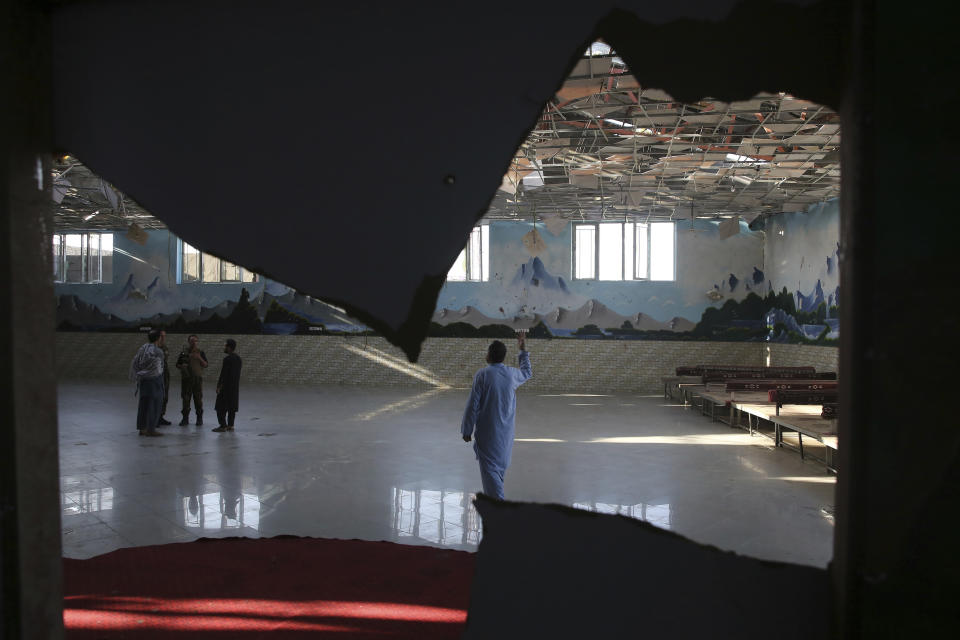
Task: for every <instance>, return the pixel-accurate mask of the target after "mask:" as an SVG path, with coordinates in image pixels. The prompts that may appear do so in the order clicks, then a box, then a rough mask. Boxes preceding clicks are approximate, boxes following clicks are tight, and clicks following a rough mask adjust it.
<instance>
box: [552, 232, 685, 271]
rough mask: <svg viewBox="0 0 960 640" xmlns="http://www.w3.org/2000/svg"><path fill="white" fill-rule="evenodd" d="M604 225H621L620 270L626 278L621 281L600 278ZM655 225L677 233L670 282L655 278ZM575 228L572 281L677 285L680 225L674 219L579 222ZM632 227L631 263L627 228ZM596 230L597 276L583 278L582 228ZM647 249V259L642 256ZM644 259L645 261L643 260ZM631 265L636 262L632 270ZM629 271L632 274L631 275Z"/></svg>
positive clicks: (594, 263) (594, 247) (572, 246)
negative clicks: (581, 266) (581, 272)
mask: <svg viewBox="0 0 960 640" xmlns="http://www.w3.org/2000/svg"><path fill="white" fill-rule="evenodd" d="M600 225H620V251H621V255H620V271H621V274H622V276H623V277H621V278H619V279H612V280H611V279H609V278H601V277H600V236H601V231H600ZM653 225H670V227H671V229H672V234H673V246H672V250H673V256H672V263H671V267H672V271H671V277H670V278H669V279H664V278H653V277H652V273H653V269H652V267H653V264H652V259H653V254H654V252H653V244H652V242H653ZM572 226H573V232H572V238H571V256H570V271H571V274H570V275H571V279H572V280H575V281H584V282H676V281H677V235H676V234H677V225H676V222H674V221H672V220H663V221H647V222H637V221H633V222H602V221H597V222H593V221H590V222H587V221H584V222H577V223H575V224H574V225H572ZM628 226H629V227H630V229H631V234H632V242H630V243H629V244H630V245H631V247H632V253H633V256H632V259H631V260H629V261H628V258H627V254H626V251H627V244H628V242H627V234H626V229H627V227H628ZM586 227H592V228H593V274H592V275H591V276H581V275H579V273H578V269H577V267H578V263H577V258H578V255H579V253H580V249H579V239H578V238H579V234H578V230H579V229H580V228H586ZM641 230H642V231H643V235H644V242H643V243H641V242H640V237H639V235H640V233H641ZM641 246H643V248H644V250H645V251H644V253H645V255H644V256H641V255H640V247H641ZM641 257H643V258H645V259H644V260H641ZM630 262H632V269H631V268H630V266H631V265H630ZM641 266H642V267H644V269H643V272H644V275H641ZM628 272H629V273H628Z"/></svg>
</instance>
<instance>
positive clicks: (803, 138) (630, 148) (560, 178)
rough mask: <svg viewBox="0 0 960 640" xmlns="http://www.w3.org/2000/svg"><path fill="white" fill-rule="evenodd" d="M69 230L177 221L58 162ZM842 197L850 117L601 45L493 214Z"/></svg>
mask: <svg viewBox="0 0 960 640" xmlns="http://www.w3.org/2000/svg"><path fill="white" fill-rule="evenodd" d="M53 180H54V182H53V198H54V201H55V202H56V203H57V207H56V209H55V214H56V226H57V228H59V229H71V228H72V229H97V228H113V229H117V228H127V227H129V226H130V225H131V224H133V223H136V224H138V225H139V226H140V227H143V228H145V229H160V228H164V227H165V225H164V224H163V222H162V221H160V220H158V219H156V218H154V217H153V216H151V215H150V213H149V212H147V211H146V210H144V209H143V208H142V207H140V206H139V205H138V204H137V203H136V202H135V201H133V200H132V199H131V198H129V197H128V196H126V195H124V194H123V193H121V192H119V191H118V190H116V189H114V188H113V187H112V186H111V185H110V184H108V183H107V182H105V181H104V180H103V179H101V178H99V177H98V176H96V175H95V174H93V173H92V172H91V171H90V170H89V169H87V168H86V167H85V166H84V165H83V164H81V163H80V162H79V161H78V160H77V159H76V158H72V157H70V156H61V157H58V158H56V159H55V160H54V165H53ZM839 195H840V116H839V114H837V113H836V112H835V111H833V110H831V109H829V108H827V107H824V106H821V105H817V104H814V103H812V102H809V101H806V100H803V99H800V98H798V97H795V96H793V95H791V94H789V93H787V92H780V93H762V94H758V95H756V96H754V97H753V98H751V99H749V100H743V101H738V102H732V103H724V102H721V101H718V100H713V99H710V98H703V99H702V100H700V101H699V102H696V103H693V104H685V103H679V102H676V101H675V100H673V99H672V98H671V97H670V96H669V95H667V94H666V93H664V92H663V91H661V90H659V89H656V88H652V87H644V86H643V85H641V84H640V82H639V80H638V79H637V77H636V76H635V75H634V74H633V73H632V72H631V71H630V70H629V69H628V68H627V66H626V64H625V63H624V61H623V60H622V59H620V58H619V57H618V56H617V55H616V53H615V52H614V51H612V50H611V49H610V47H609V46H608V45H606V44H604V43H602V42H596V43H594V44H593V45H591V47H590V48H589V49H588V50H587V52H586V54H585V55H584V57H583V58H581V59H580V61H579V62H578V63H577V64H576V65H575V66H574V68H573V71H572V72H571V74H570V75H569V76H568V77H567V79H566V81H565V82H564V83H563V85H562V86H561V87H560V88H559V89H558V90H557V92H556V94H555V96H554V98H553V99H552V100H550V101H549V102H548V104H547V105H546V107H545V108H544V110H543V112H542V113H541V115H540V118H539V119H538V121H537V123H536V125H535V126H534V128H533V130H532V131H530V134H529V135H528V136H527V139H526V140H525V141H524V142H523V143H522V144H521V145H520V148H519V149H518V150H517V153H516V155H515V156H514V158H513V159H512V161H511V163H510V166H509V169H508V171H507V173H506V174H505V175H504V177H503V181H502V183H501V185H500V188H499V189H498V190H497V193H496V195H495V196H494V197H493V199H492V201H491V203H490V206H489V209H488V211H487V212H486V214H485V216H484V217H485V218H487V219H513V220H516V219H531V218H541V219H546V220H549V219H551V218H553V219H557V220H555V222H554V223H553V224H554V225H555V226H556V225H558V224H559V225H561V226H560V227H558V228H562V222H561V220H569V219H577V220H603V219H611V220H626V219H639V218H642V219H647V218H666V219H673V220H677V219H684V220H685V219H693V218H711V219H716V218H717V217H718V216H719V217H721V218H732V217H735V216H739V217H741V218H743V219H744V220H746V221H747V222H751V221H753V220H754V219H755V218H756V217H757V216H760V215H767V216H768V215H774V214H777V213H781V212H789V211H802V210H804V209H806V208H807V207H808V206H810V205H811V204H813V203H816V202H822V201H824V200H828V199H830V198H835V197H837V196H839Z"/></svg>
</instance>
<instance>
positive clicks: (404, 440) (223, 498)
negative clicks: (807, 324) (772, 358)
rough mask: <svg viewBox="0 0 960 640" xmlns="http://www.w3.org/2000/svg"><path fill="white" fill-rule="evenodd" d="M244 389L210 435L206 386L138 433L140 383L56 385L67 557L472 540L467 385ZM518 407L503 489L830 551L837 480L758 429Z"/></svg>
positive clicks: (793, 549) (719, 534)
mask: <svg viewBox="0 0 960 640" xmlns="http://www.w3.org/2000/svg"><path fill="white" fill-rule="evenodd" d="M208 386H209V385H208ZM211 390H212V389H211ZM240 400H241V412H240V413H239V414H238V415H237V426H236V431H235V432H233V433H213V432H211V431H210V429H211V428H212V427H215V426H216V415H215V413H214V412H213V410H212V408H213V407H212V405H213V397H212V394H211V396H210V397H208V402H209V405H210V407H209V409H208V410H207V412H206V414H205V416H204V418H205V420H206V422H207V424H205V425H204V426H203V427H200V428H198V427H196V426H193V425H191V426H189V427H178V426H176V425H174V426H170V427H164V428H163V432H164V433H165V434H166V436H165V437H163V438H141V437H139V436H138V435H137V432H136V430H135V429H134V424H135V417H136V398H134V396H133V389H132V386H130V385H108V384H63V385H61V386H60V388H59V408H60V472H61V491H62V494H61V496H62V507H63V517H62V524H63V553H64V555H65V556H67V557H71V558H87V557H91V556H94V555H98V554H101V553H106V552H108V551H112V550H114V549H117V548H120V547H128V546H140V545H151V544H160V543H167V542H181V541H187V540H193V539H196V538H200V537H225V536H238V535H239V536H247V537H261V536H263V537H266V536H274V535H279V534H293V535H301V536H316V537H333V538H360V539H365V540H390V541H394V542H400V543H404V544H421V545H439V546H447V547H451V548H456V549H466V550H476V547H477V544H478V542H479V539H480V536H481V526H480V519H479V517H478V515H477V514H476V512H475V511H474V509H473V507H472V506H471V504H470V500H471V497H472V495H473V493H474V492H476V491H478V490H479V488H480V475H479V471H478V468H477V463H476V461H475V460H474V456H473V452H472V450H471V448H470V445H468V444H466V443H464V442H463V441H462V440H461V438H460V434H459V424H460V417H461V413H462V411H463V406H464V403H465V401H466V391H464V390H459V391H458V390H442V391H441V390H437V391H427V392H422V391H419V390H416V389H370V388H359V387H320V388H309V387H300V388H280V387H250V386H247V387H243V388H242V389H241V398H240ZM178 402H179V397H176V398H171V400H170V407H171V409H172V411H170V412H168V416H167V417H168V418H170V419H171V420H174V419H175V418H179V414H178V413H177V412H176V408H177V406H178V405H177V403H178ZM518 407H519V410H518V419H517V441H516V443H515V445H514V453H513V462H512V465H511V467H510V469H509V471H508V472H507V475H506V494H507V498H508V499H514V500H524V501H534V502H554V503H561V504H567V505H573V506H576V507H579V508H583V509H592V510H596V511H600V512H604V513H621V514H624V515H628V516H631V517H635V518H640V519H643V520H647V521H648V522H651V523H653V524H655V525H657V526H660V527H664V528H667V529H671V530H673V531H676V532H678V533H681V534H683V535H685V536H687V537H689V538H691V539H693V540H696V541H698V542H704V543H709V544H713V545H716V546H718V547H720V548H722V549H729V550H733V551H736V552H739V553H743V554H748V555H752V556H755V557H759V558H764V559H772V560H784V561H788V562H796V563H801V564H809V565H814V566H820V567H823V566H826V564H827V562H829V560H830V558H831V556H832V544H833V520H832V515H831V514H832V513H833V503H834V497H833V496H834V477H833V476H831V475H828V474H827V472H826V471H825V469H824V468H823V466H821V465H818V464H816V463H815V462H810V461H801V460H800V457H799V455H797V454H796V453H795V452H791V451H787V450H783V449H773V448H772V447H771V446H770V444H771V441H770V440H768V439H766V438H763V437H761V436H752V437H751V436H750V435H748V434H746V433H745V432H742V431H739V430H734V429H731V428H729V427H727V426H726V425H723V424H720V423H711V422H710V420H709V419H707V418H704V417H702V416H701V415H700V414H699V412H697V411H694V410H690V409H685V408H682V407H680V406H677V405H670V404H668V403H666V402H665V401H664V400H663V398H661V397H656V396H637V395H610V396H592V395H591V396H577V395H534V394H523V393H521V394H520V397H519V401H518ZM191 419H192V417H191ZM176 421H178V420H175V422H176Z"/></svg>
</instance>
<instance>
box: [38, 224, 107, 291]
mask: <svg viewBox="0 0 960 640" xmlns="http://www.w3.org/2000/svg"><path fill="white" fill-rule="evenodd" d="M67 236H79V237H80V268H79V273H80V279H79V280H70V279H68V277H67ZM104 236H110V240H111V242H110V256H111V263H110V279H109V280H105V279H104V277H103V254H104V249H103V237H104ZM94 238H95V239H96V240H95V241H96V247H97V255H96V278H93V277H91V274H90V269H91V267H92V262H91V256H90V248H91V246H92V241H93V239H94ZM50 246H51V249H52V255H51V262H53V263H54V264H53V265H52V266H53V274H52V275H53V282H54V283H55V284H112V283H113V262H112V257H113V232H112V231H85V230H73V231H57V232H55V233H53V234H52V236H51V240H50ZM58 249H59V251H58Z"/></svg>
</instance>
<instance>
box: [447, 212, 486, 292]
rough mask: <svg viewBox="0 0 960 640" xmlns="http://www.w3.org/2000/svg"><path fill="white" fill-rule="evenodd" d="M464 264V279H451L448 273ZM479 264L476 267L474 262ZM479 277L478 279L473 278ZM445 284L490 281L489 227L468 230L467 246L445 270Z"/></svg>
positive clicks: (484, 225)
mask: <svg viewBox="0 0 960 640" xmlns="http://www.w3.org/2000/svg"><path fill="white" fill-rule="evenodd" d="M461 260H462V261H463V263H464V277H463V278H452V277H450V272H451V271H453V268H454V266H455V265H456V264H457V263H458V262H461ZM477 260H479V262H480V264H479V265H477V264H476V261H477ZM473 276H479V277H473ZM446 281H447V282H489V281H490V225H489V224H478V225H477V226H475V227H474V228H473V229H471V230H470V237H469V238H467V244H466V245H465V246H464V247H463V249H461V250H460V253H458V254H457V259H456V260H454V262H453V264H452V265H450V269H448V270H447V277H446Z"/></svg>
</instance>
